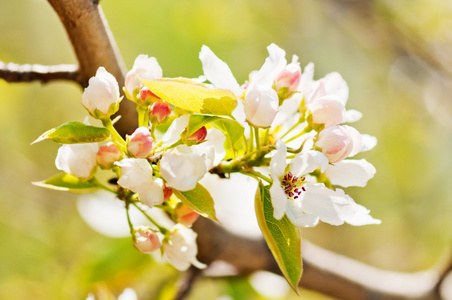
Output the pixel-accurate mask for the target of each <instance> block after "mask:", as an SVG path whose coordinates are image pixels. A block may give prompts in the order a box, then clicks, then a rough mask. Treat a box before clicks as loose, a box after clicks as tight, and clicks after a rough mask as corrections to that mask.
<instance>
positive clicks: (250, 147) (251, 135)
mask: <svg viewBox="0 0 452 300" xmlns="http://www.w3.org/2000/svg"><path fill="white" fill-rule="evenodd" d="M253 134H254V130H253V127H252V126H250V146H249V147H248V149H249V151H250V152H253V150H254V137H253Z"/></svg>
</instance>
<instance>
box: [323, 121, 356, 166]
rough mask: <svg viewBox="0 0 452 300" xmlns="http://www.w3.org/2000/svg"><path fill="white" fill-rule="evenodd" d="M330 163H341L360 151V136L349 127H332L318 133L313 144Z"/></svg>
mask: <svg viewBox="0 0 452 300" xmlns="http://www.w3.org/2000/svg"><path fill="white" fill-rule="evenodd" d="M315 145H316V146H317V147H319V148H320V149H321V150H322V153H323V154H324V155H325V156H326V157H327V158H328V160H329V162H330V163H335V162H338V161H341V160H343V159H345V158H347V157H349V156H353V155H355V154H357V153H358V152H359V151H360V150H361V135H360V133H359V132H358V131H357V130H356V129H355V128H353V127H350V126H346V125H344V126H332V127H327V128H325V129H324V130H322V131H320V133H319V137H318V139H317V141H316V143H315Z"/></svg>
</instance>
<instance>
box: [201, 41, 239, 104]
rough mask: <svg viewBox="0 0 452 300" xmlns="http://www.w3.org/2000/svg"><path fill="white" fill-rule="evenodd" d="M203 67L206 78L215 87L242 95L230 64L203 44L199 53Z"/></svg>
mask: <svg viewBox="0 0 452 300" xmlns="http://www.w3.org/2000/svg"><path fill="white" fill-rule="evenodd" d="M199 59H200V60H201V62H202V69H203V71H204V75H205V76H206V78H207V79H208V80H209V81H210V82H212V84H213V85H215V87H217V88H220V89H227V90H230V91H232V92H233V93H234V94H235V95H236V96H241V95H242V89H241V88H240V85H239V84H238V83H237V80H236V79H235V78H234V75H232V72H231V70H230V69H229V66H228V65H227V64H226V63H225V62H224V61H222V60H221V59H219V58H218V57H217V56H216V55H215V54H214V53H213V52H212V50H210V48H209V47H207V46H202V48H201V52H200V53H199Z"/></svg>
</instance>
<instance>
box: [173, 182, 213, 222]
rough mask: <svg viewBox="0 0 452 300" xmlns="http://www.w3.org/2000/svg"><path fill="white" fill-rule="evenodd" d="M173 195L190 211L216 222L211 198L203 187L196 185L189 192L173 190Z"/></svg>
mask: <svg viewBox="0 0 452 300" xmlns="http://www.w3.org/2000/svg"><path fill="white" fill-rule="evenodd" d="M173 192H174V194H175V195H176V196H177V198H179V199H180V200H181V201H182V202H183V203H184V204H185V205H187V206H188V207H189V208H190V209H192V210H193V211H195V212H197V213H198V214H200V215H201V216H203V217H206V218H209V219H212V220H214V221H218V220H217V217H216V214H215V207H214V202H213V198H212V196H211V195H210V193H209V192H208V191H207V190H206V188H205V187H203V186H202V185H200V184H199V183H198V184H196V187H195V188H194V189H192V190H190V191H186V192H181V191H177V190H173Z"/></svg>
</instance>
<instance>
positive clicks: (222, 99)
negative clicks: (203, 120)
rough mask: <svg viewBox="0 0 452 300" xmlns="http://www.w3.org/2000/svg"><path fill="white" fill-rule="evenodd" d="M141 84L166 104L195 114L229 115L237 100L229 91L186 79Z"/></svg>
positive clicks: (150, 81)
mask: <svg viewBox="0 0 452 300" xmlns="http://www.w3.org/2000/svg"><path fill="white" fill-rule="evenodd" d="M142 82H143V84H144V85H145V86H146V87H147V88H148V89H149V90H151V91H152V92H153V93H154V94H155V95H157V96H158V97H160V98H161V99H163V100H165V101H166V102H168V103H171V104H173V105H174V106H177V107H180V108H182V109H186V110H189V111H192V112H196V113H202V114H212V115H230V114H231V113H232V111H233V110H234V108H235V107H236V105H237V98H236V97H235V95H234V93H232V92H231V91H229V90H223V89H212V88H209V87H207V86H205V85H203V84H200V83H197V82H195V81H192V80H189V79H186V78H162V79H155V80H143V81H142Z"/></svg>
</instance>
